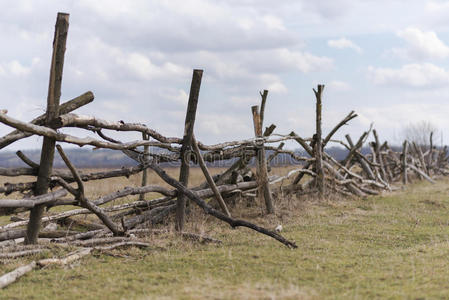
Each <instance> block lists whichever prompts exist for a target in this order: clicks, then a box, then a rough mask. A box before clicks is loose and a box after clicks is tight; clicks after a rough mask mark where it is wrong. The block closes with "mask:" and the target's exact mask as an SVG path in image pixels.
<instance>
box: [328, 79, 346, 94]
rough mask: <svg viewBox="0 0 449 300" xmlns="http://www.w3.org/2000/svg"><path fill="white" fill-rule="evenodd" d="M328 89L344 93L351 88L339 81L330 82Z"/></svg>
mask: <svg viewBox="0 0 449 300" xmlns="http://www.w3.org/2000/svg"><path fill="white" fill-rule="evenodd" d="M328 87H329V88H330V89H332V90H335V91H338V92H346V91H349V90H351V86H350V85H349V83H347V82H344V81H339V80H332V81H331V82H330V83H329V84H328Z"/></svg>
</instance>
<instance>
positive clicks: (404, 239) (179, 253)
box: [0, 169, 449, 299]
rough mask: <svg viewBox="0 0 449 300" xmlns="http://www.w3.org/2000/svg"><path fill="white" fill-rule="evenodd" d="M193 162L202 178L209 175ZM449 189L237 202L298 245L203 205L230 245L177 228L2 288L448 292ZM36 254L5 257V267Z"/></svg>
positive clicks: (48, 295) (174, 294) (333, 295)
mask: <svg viewBox="0 0 449 300" xmlns="http://www.w3.org/2000/svg"><path fill="white" fill-rule="evenodd" d="M215 171H217V170H215ZM169 172H170V173H172V175H175V174H176V172H177V170H175V169H173V170H169ZM193 172H194V173H195V174H196V175H194V176H193V178H192V183H193V184H194V183H198V182H200V181H202V180H203V179H202V176H201V174H200V173H199V172H198V170H197V169H193ZM276 172H279V173H285V172H286V170H276ZM150 178H152V179H151V180H157V179H156V178H154V177H153V176H150ZM139 182H140V179H139V177H137V176H134V177H132V178H130V179H123V178H122V179H113V180H110V181H108V183H107V184H101V185H99V184H93V185H92V186H91V187H90V188H89V190H88V191H89V193H90V196H91V197H95V195H99V194H104V193H105V192H110V191H114V190H117V189H119V188H120V187H123V186H125V185H132V184H138V183H139ZM448 191H449V179H442V180H440V181H439V182H438V183H437V184H435V185H431V184H428V183H425V182H419V183H416V184H413V185H410V186H408V187H407V190H405V191H398V192H394V193H391V194H386V195H384V196H378V197H369V198H367V199H339V198H332V199H327V200H325V201H320V202H318V201H316V200H313V199H296V198H292V199H281V200H279V201H278V202H277V204H276V205H277V208H278V212H277V215H276V216H275V217H274V216H273V217H260V210H258V209H255V208H251V209H250V208H247V207H246V205H244V203H241V204H240V205H239V206H238V209H234V210H233V211H232V213H233V214H234V215H236V216H240V217H243V218H247V219H251V220H252V221H253V222H256V223H258V224H262V225H265V226H267V227H270V228H274V227H275V226H276V225H278V224H283V226H284V231H283V232H282V234H284V235H285V236H286V237H288V238H289V239H293V240H295V241H296V242H297V244H298V246H299V248H298V249H295V250H290V249H287V248H286V247H284V246H283V245H281V244H280V243H277V242H276V241H274V240H272V239H269V238H267V237H264V236H261V235H258V234H255V233H254V232H251V231H249V230H245V229H238V230H232V229H230V228H229V227H228V226H226V225H225V224H223V223H221V222H218V221H216V220H213V219H212V218H210V217H205V216H204V215H203V214H202V213H201V212H200V211H197V210H194V211H193V212H192V215H191V217H190V221H189V222H188V224H187V226H188V231H191V232H199V233H205V234H207V235H210V236H212V237H215V238H219V239H221V240H223V242H224V244H223V245H220V246H216V245H199V244H197V243H193V242H186V241H181V240H180V239H178V238H177V237H176V236H174V235H173V234H172V233H170V234H169V235H168V236H148V240H149V241H150V242H151V243H153V244H154V247H153V248H152V249H150V250H138V249H128V250H121V251H115V252H114V254H115V256H116V257H111V256H109V255H98V256H91V257H88V258H86V259H83V260H81V261H80V262H79V263H77V264H75V265H73V266H70V267H68V268H64V269H62V268H57V267H52V268H48V269H44V270H37V271H34V272H32V273H29V274H28V275H26V276H25V277H23V278H21V279H20V280H19V281H18V282H17V283H14V284H13V285H11V286H10V287H8V288H7V289H5V290H3V291H1V293H0V295H1V296H0V298H1V299H79V298H82V299H171V298H176V299H178V298H179V299H323V298H325V299H361V298H364V299H365V298H368V299H370V298H410V299H424V298H426V299H427V298H432V299H433V298H448V297H449V281H448V280H447V278H449V260H448V257H449V211H448V208H449V198H448V197H447V194H448ZM169 226H170V228H171V227H172V226H171V225H169ZM31 259H33V258H29V259H26V260H22V261H15V262H6V263H5V264H3V265H2V266H0V270H1V273H4V272H6V271H9V270H11V269H13V268H14V267H15V266H17V264H22V263H24V262H25V261H28V260H31Z"/></svg>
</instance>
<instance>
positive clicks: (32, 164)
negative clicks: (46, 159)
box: [16, 151, 39, 169]
mask: <svg viewBox="0 0 449 300" xmlns="http://www.w3.org/2000/svg"><path fill="white" fill-rule="evenodd" d="M16 155H17V156H18V157H19V158H20V159H21V160H22V161H23V162H24V163H26V164H27V165H29V166H30V167H31V168H34V169H39V164H37V163H35V162H34V161H32V160H31V159H29V158H28V157H27V156H26V155H25V154H24V153H23V152H22V151H17V152H16Z"/></svg>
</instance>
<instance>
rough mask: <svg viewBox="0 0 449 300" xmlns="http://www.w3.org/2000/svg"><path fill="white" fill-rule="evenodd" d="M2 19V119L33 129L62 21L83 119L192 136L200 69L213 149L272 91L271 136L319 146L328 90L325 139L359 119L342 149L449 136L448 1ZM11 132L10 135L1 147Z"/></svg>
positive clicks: (133, 9) (228, 6) (1, 14)
mask: <svg viewBox="0 0 449 300" xmlns="http://www.w3.org/2000/svg"><path fill="white" fill-rule="evenodd" d="M404 5H406V6H407V13H404ZM0 8H1V10H0V36H1V37H2V47H1V50H0V108H6V109H8V110H9V114H10V115H11V116H13V117H16V118H19V119H22V120H29V119H32V118H33V117H35V116H36V115H38V114H41V113H43V112H44V110H45V99H46V93H47V87H48V72H49V64H50V56H51V43H52V38H53V29H54V23H55V19H56V13H57V12H58V11H62V12H67V13H70V28H69V36H68V42H67V51H66V59H65V66H64V77H63V89H62V99H61V100H62V101H66V100H68V99H70V98H73V97H75V96H78V95H80V94H82V93H84V92H85V91H87V90H91V91H93V92H94V94H95V96H96V98H95V100H94V103H92V104H90V105H89V106H87V107H85V108H82V109H80V111H79V112H80V113H83V114H90V115H92V114H94V115H96V116H98V117H101V118H106V119H110V120H125V121H130V122H143V123H146V124H148V125H149V126H150V127H152V128H155V129H157V130H159V131H160V132H162V133H163V134H165V135H169V136H181V135H182V132H183V123H184V122H183V121H184V114H185V109H186V105H187V98H188V93H189V90H188V89H189V87H190V79H191V75H192V69H194V68H200V69H204V76H203V83H202V87H201V93H200V99H199V107H198V118H197V123H196V125H195V127H196V130H195V131H196V136H197V137H198V139H201V140H202V141H204V142H206V143H215V142H219V141H224V140H231V139H238V138H246V137H251V136H252V135H253V130H252V121H251V114H250V107H251V105H255V104H259V102H260V98H259V91H260V90H263V89H268V90H269V96H268V104H267V112H266V117H265V122H266V125H269V123H275V124H277V125H278V128H277V132H278V133H289V132H290V131H291V130H295V131H296V132H297V133H298V134H300V135H303V136H309V135H311V134H312V132H313V128H314V122H313V113H314V96H313V92H312V88H313V87H315V85H316V84H319V83H323V84H325V85H326V88H325V92H324V99H323V101H324V118H323V122H324V129H325V130H329V129H331V128H332V127H333V125H334V124H335V123H336V122H338V121H339V120H340V119H341V118H343V117H344V116H345V115H346V114H347V113H348V112H349V111H351V110H355V111H356V112H357V113H359V118H358V119H356V120H354V121H353V122H352V123H351V124H350V126H346V127H345V128H344V130H342V131H341V133H340V134H341V136H343V135H344V134H346V133H350V134H352V135H354V136H355V135H359V134H360V133H361V132H363V131H364V130H365V129H366V128H367V127H368V126H369V124H370V123H371V122H374V123H375V127H376V128H377V129H378V132H379V133H380V135H381V136H382V137H383V138H385V139H388V140H390V141H393V142H396V143H400V138H401V137H400V134H399V133H400V131H401V129H402V128H403V127H404V126H405V125H406V124H407V123H408V122H413V121H420V120H430V121H431V122H433V123H434V124H435V126H437V127H438V128H440V129H441V131H442V132H443V133H444V134H445V135H447V134H449V131H448V130H447V129H448V128H449V118H446V117H445V116H447V115H448V113H449V105H447V103H448V101H449V88H448V86H449V31H448V30H449V19H448V18H447V15H448V14H449V2H447V1H424V0H410V1H407V2H405V1H399V0H393V1H391V0H390V1H386V0H378V1H374V0H363V1H349V0H335V1H326V0H319V1H305V0H300V1H293V0H281V1H268V0H260V1H255V0H240V1H237V0H227V1H225V0H215V1H206V0H183V1H181V0H170V1H144V0H139V1H118V0H108V1H106V0H96V1H90V0H80V1H48V0H34V1H31V0H27V1H26V0H18V1H13V2H12V1H8V2H6V1H1V2H0ZM398 16H400V17H398ZM9 131H10V128H8V127H7V126H4V125H0V134H1V135H3V134H6V133H8V132H9ZM120 137H121V138H123V139H127V140H131V139H135V138H138V136H137V135H135V136H133V135H126V136H120ZM39 141H40V140H39V139H38V138H35V137H33V138H30V139H28V140H25V141H23V142H21V143H19V144H17V145H16V146H15V147H13V148H14V149H17V148H22V149H24V148H37V147H39ZM289 146H290V147H295V145H294V144H290V145H289ZM13 148H11V149H13Z"/></svg>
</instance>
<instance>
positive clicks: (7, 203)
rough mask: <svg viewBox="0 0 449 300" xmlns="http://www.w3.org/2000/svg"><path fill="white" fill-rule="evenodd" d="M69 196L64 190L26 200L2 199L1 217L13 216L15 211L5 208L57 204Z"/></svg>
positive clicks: (0, 203)
mask: <svg viewBox="0 0 449 300" xmlns="http://www.w3.org/2000/svg"><path fill="white" fill-rule="evenodd" d="M66 195H67V191H66V190H64V189H60V190H56V191H54V192H50V193H47V194H43V195H40V196H34V197H31V198H25V199H17V200H16V199H14V200H13V199H0V215H5V214H12V213H14V211H15V210H14V209H4V208H27V209H30V208H33V207H35V206H37V205H48V204H51V203H54V202H56V201H57V200H58V199H60V198H62V197H64V196H66Z"/></svg>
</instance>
